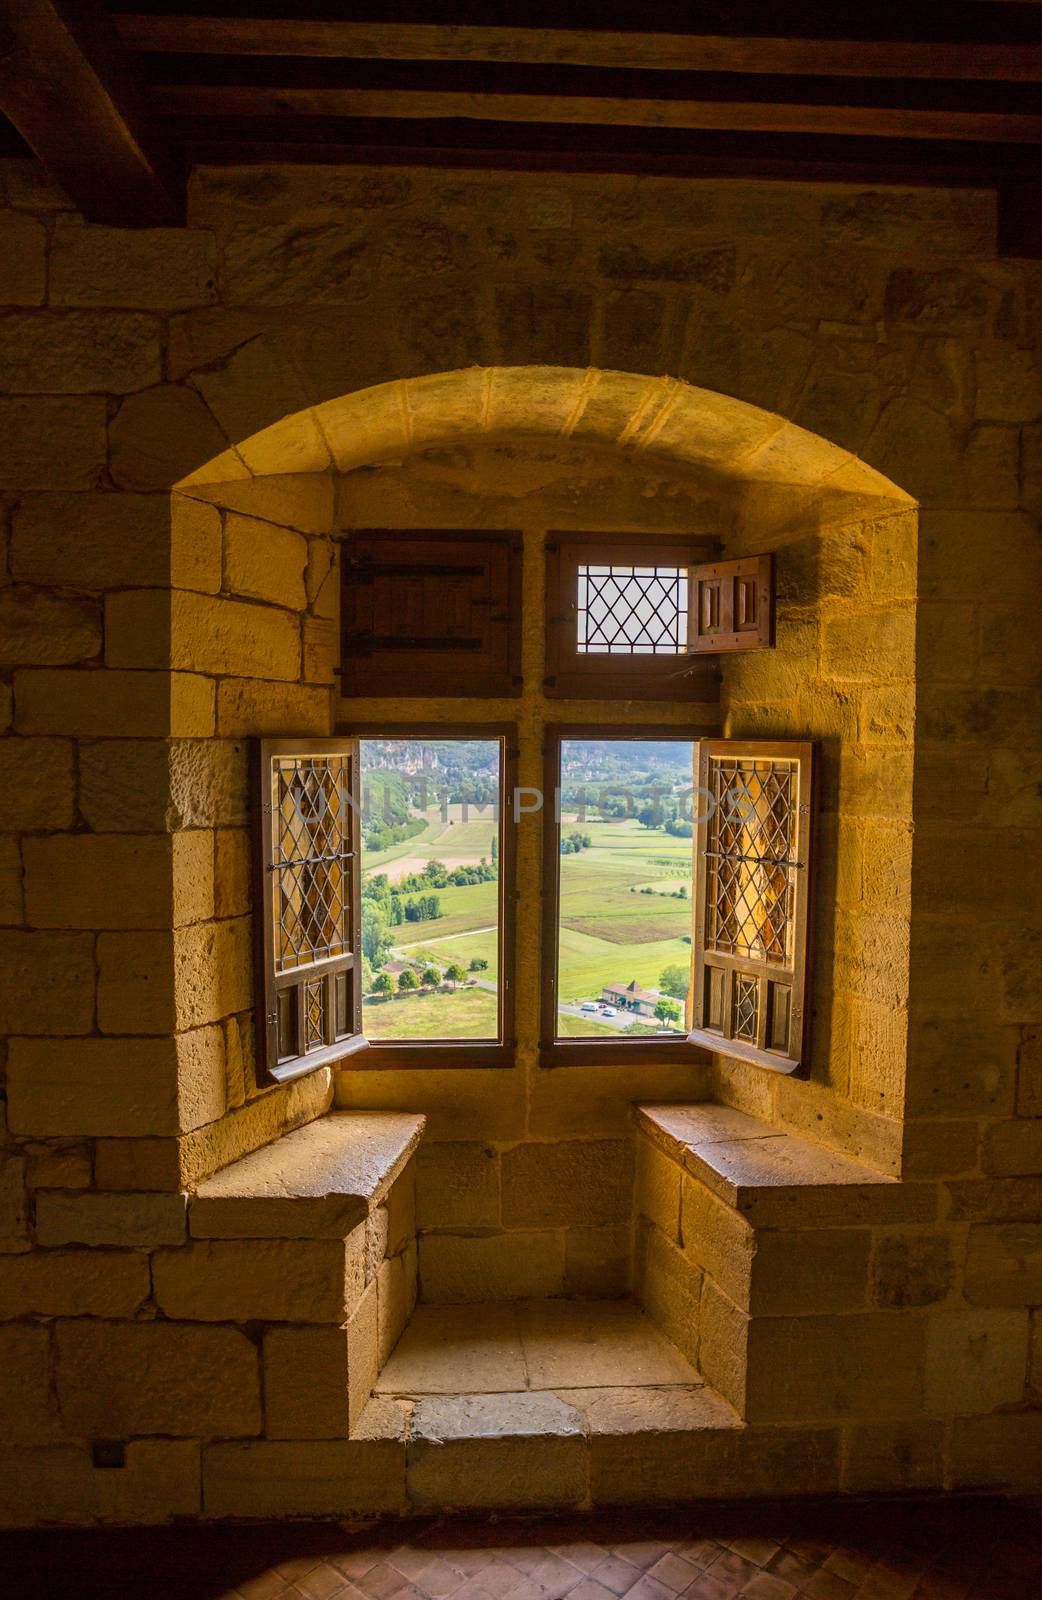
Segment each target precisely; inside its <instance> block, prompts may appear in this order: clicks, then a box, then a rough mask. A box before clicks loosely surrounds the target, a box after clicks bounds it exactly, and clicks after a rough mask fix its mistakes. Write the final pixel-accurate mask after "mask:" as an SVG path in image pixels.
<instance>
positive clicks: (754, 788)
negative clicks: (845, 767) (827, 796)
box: [689, 739, 814, 1072]
mask: <svg viewBox="0 0 1042 1600" xmlns="http://www.w3.org/2000/svg"><path fill="white" fill-rule="evenodd" d="M813 765H814V749H813V745H811V744H788V743H785V744H775V743H771V742H756V743H744V742H741V741H732V740H726V739H707V740H703V741H702V742H701V743H700V744H699V745H697V746H696V756H695V766H696V771H695V783H696V785H697V787H696V790H695V815H696V817H697V818H698V826H697V828H696V830H695V887H694V926H693V930H692V944H693V947H694V962H693V981H692V985H691V995H692V999H691V1015H690V1027H691V1032H690V1035H689V1038H690V1040H691V1043H692V1044H698V1045H702V1046H703V1047H704V1048H706V1049H709V1050H713V1051H716V1052H718V1053H719V1054H720V1055H725V1056H734V1057H737V1058H738V1059H739V1060H742V1061H753V1062H756V1063H757V1064H758V1065H760V1066H764V1067H773V1068H774V1069H775V1070H777V1071H779V1072H794V1071H795V1070H796V1068H797V1067H799V1066H800V1065H802V1064H803V1063H804V1062H805V1061H806V1059H807V1056H806V1052H807V1049H808V1047H809V1026H808V1021H809V1017H808V1013H809V1007H810V999H809V995H810V991H809V988H808V976H807V944H808V913H809V905H810V869H811V859H810V857H811V843H812V830H811V823H812V790H813V781H814V772H813Z"/></svg>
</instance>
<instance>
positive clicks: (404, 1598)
mask: <svg viewBox="0 0 1042 1600" xmlns="http://www.w3.org/2000/svg"><path fill="white" fill-rule="evenodd" d="M0 1573H2V1574H3V1588H2V1592H3V1593H4V1594H5V1595H10V1596H12V1600H13V1597H15V1596H17V1597H18V1600H45V1597H46V1600H101V1597H102V1596H104V1597H105V1600H565V1597H568V1600H622V1597H627V1600H677V1597H679V1596H683V1597H684V1600H734V1597H736V1596H742V1597H743V1600H793V1597H796V1596H805V1597H807V1600H1039V1597H1040V1596H1042V1513H1040V1511H1039V1509H1038V1507H1037V1505H1036V1504H1034V1503H1032V1504H1031V1505H1025V1504H1014V1503H1006V1502H1003V1501H985V1502H973V1501H949V1502H946V1503H943V1502H940V1501H933V1502H927V1503H925V1504H922V1505H914V1504H908V1503H907V1502H902V1503H900V1504H897V1505H889V1506H888V1505H883V1504H873V1505H868V1506H865V1505H836V1504H827V1505H817V1506H815V1505H808V1504H806V1503H802V1504H799V1505H789V1506H786V1505H781V1504H770V1505H756V1504H745V1505H741V1506H733V1505H731V1506H729V1505H714V1504H701V1505H697V1506H692V1507H691V1508H689V1509H687V1510H685V1511H681V1512H673V1513H669V1514H665V1513H656V1514H647V1515H642V1514H639V1513H620V1514H617V1515H612V1516H606V1515H601V1516H597V1517H577V1516H572V1517H567V1518H563V1517H562V1518H559V1519H552V1518H541V1519H540V1520H538V1521H533V1520H527V1521H521V1520H518V1521H511V1520H504V1521H501V1522H498V1523H497V1522H495V1521H482V1520H477V1519H473V1518H470V1519H467V1520H460V1519H456V1520H450V1519H446V1520H440V1521H436V1522H430V1523H409V1524H402V1523H395V1524H393V1525H387V1526H385V1527H383V1528H377V1529H365V1528H358V1529H355V1530H353V1531H352V1529H350V1528H349V1527H347V1526H344V1525H341V1526H337V1525H336V1524H331V1523H311V1524H307V1523H304V1524H301V1523H296V1524H292V1523H289V1524H287V1523H282V1524H271V1523H269V1524H261V1525H257V1526H245V1527H243V1526H240V1527H229V1526H224V1527H222V1526H219V1525H216V1526H211V1527H209V1528H205V1527H191V1528H184V1529H170V1528H164V1529H138V1530H134V1531H126V1532H114V1531H113V1532H102V1533H89V1532H84V1533H49V1534H15V1535H8V1536H7V1537H6V1538H2V1537H0Z"/></svg>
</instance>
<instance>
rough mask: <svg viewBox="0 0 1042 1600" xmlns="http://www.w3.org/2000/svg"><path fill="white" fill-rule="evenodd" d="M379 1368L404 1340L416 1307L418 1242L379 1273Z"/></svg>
mask: <svg viewBox="0 0 1042 1600" xmlns="http://www.w3.org/2000/svg"><path fill="white" fill-rule="evenodd" d="M376 1284H377V1287H376V1299H377V1339H378V1346H379V1350H378V1354H379V1362H378V1365H379V1366H380V1367H382V1366H383V1365H384V1364H385V1362H386V1361H387V1360H388V1359H389V1357H390V1355H391V1352H392V1350H393V1349H394V1347H395V1345H396V1344H397V1343H398V1340H399V1339H400V1338H401V1336H402V1333H403V1331H404V1329H405V1325H406V1323H407V1322H408V1320H409V1318H410V1316H411V1315H412V1312H413V1308H414V1306H415V1305H416V1293H417V1288H418V1273H417V1249H416V1245H415V1243H413V1244H411V1245H409V1246H408V1248H407V1249H405V1250H403V1251H402V1253H401V1255H397V1256H391V1257H390V1258H389V1259H387V1260H385V1261H382V1262H381V1263H380V1265H379V1268H378V1270H377V1279H376Z"/></svg>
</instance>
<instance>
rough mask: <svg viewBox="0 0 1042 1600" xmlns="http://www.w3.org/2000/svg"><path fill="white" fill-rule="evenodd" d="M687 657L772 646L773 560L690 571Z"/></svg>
mask: <svg viewBox="0 0 1042 1600" xmlns="http://www.w3.org/2000/svg"><path fill="white" fill-rule="evenodd" d="M688 640H689V649H690V650H691V653H692V654H693V655H723V654H726V653H727V652H729V651H735V650H767V649H769V648H770V647H771V645H773V643H774V557H773V556H771V555H764V556H742V557H741V558H740V559H739V560H736V561H711V562H707V563H705V564H704V565H702V566H697V567H694V568H692V571H691V621H690V625H689V627H688Z"/></svg>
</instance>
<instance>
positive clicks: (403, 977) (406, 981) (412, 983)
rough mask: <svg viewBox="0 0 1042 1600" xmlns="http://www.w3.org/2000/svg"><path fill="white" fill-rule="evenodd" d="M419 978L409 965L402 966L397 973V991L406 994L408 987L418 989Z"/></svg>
mask: <svg viewBox="0 0 1042 1600" xmlns="http://www.w3.org/2000/svg"><path fill="white" fill-rule="evenodd" d="M419 987H420V980H419V978H418V977H417V976H416V974H415V972H414V971H413V970H412V968H411V967H403V968H402V970H401V972H399V974H398V993H399V994H408V993H409V990H410V989H418V988H419Z"/></svg>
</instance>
